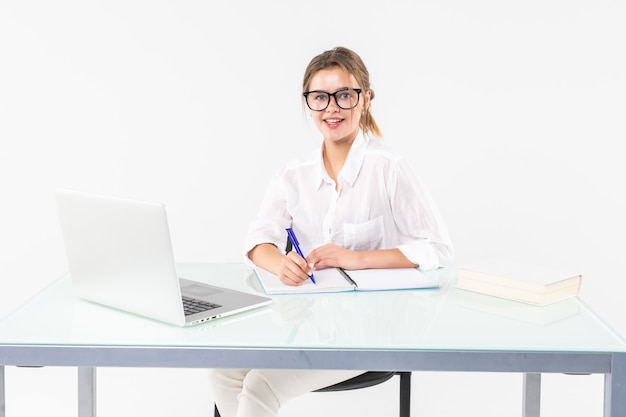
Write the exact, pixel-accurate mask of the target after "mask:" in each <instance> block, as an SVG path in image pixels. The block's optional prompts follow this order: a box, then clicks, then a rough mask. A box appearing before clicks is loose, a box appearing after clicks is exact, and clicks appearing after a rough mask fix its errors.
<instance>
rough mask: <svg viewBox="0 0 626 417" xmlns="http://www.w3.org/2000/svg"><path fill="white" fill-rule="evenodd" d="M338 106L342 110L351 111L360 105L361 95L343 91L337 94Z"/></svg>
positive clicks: (351, 91)
mask: <svg viewBox="0 0 626 417" xmlns="http://www.w3.org/2000/svg"><path fill="white" fill-rule="evenodd" d="M335 98H336V99H337V105H338V106H339V107H341V108H342V109H346V110H347V109H351V108H353V107H355V106H356V105H357V104H358V103H359V93H358V92H357V91H355V90H342V91H337V92H336V93H335Z"/></svg>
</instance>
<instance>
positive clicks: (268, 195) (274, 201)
mask: <svg viewBox="0 0 626 417" xmlns="http://www.w3.org/2000/svg"><path fill="white" fill-rule="evenodd" d="M291 222H292V219H291V216H290V215H289V213H288V212H287V201H286V193H285V189H284V186H283V185H282V183H281V181H280V173H278V172H277V173H275V174H274V175H273V176H272V179H271V181H270V184H269V186H268V188H267V191H266V192H265V196H264V198H263V200H262V202H261V206H260V208H259V211H258V213H257V217H256V218H255V219H254V220H253V221H252V223H251V224H250V227H249V229H248V234H247V236H246V241H245V248H244V249H245V252H244V256H245V258H246V259H249V258H248V253H249V252H250V251H251V250H252V249H254V247H255V246H257V245H260V244H262V243H271V244H273V245H275V246H276V247H277V248H279V249H281V250H283V249H284V248H285V247H286V245H287V233H286V232H285V229H286V228H288V227H290V226H291Z"/></svg>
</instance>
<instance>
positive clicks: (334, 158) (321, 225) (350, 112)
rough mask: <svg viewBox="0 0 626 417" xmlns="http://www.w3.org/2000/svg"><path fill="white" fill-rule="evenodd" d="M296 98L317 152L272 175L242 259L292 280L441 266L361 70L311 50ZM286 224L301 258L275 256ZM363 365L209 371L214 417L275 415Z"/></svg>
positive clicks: (428, 204) (337, 52) (424, 197)
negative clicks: (336, 270) (324, 272)
mask: <svg viewBox="0 0 626 417" xmlns="http://www.w3.org/2000/svg"><path fill="white" fill-rule="evenodd" d="M302 87H303V97H304V101H305V103H306V106H307V108H308V109H309V111H310V115H311V117H312V118H313V121H314V123H315V126H316V127H317V129H318V130H319V131H320V133H321V134H322V136H323V143H322V146H321V149H319V150H317V151H316V152H315V153H314V154H312V155H311V156H310V157H309V158H305V159H302V160H296V161H293V162H292V163H290V164H289V165H288V166H287V167H286V168H284V169H282V170H281V171H279V172H278V173H277V174H276V175H275V176H274V178H273V179H272V182H271V184H270V187H269V189H268V191H267V194H266V197H265V199H264V202H263V204H262V206H261V209H260V213H259V215H258V217H257V219H256V220H255V221H254V222H253V223H252V225H251V227H250V231H249V234H248V237H247V240H246V250H247V256H248V258H249V259H250V260H251V261H252V262H254V263H255V264H256V265H258V266H260V267H263V268H265V269H267V270H269V271H272V272H274V273H276V274H277V275H278V276H279V277H280V279H281V281H282V282H283V283H285V284H286V285H301V284H302V283H303V282H305V281H306V280H308V279H310V275H311V274H312V273H313V272H314V270H315V269H322V268H327V267H341V268H345V269H365V268H403V267H418V268H420V269H423V270H428V269H435V268H438V267H441V266H447V265H449V264H450V263H451V261H452V258H453V249H452V245H451V243H450V240H449V238H448V235H447V232H446V229H445V226H444V224H443V221H442V220H441V218H440V216H439V214H438V211H437V209H436V207H435V205H434V204H433V202H432V201H431V199H430V197H429V195H428V193H427V191H426V189H425V188H424V187H423V185H422V184H421V182H420V180H419V179H418V178H417V176H416V175H415V174H414V173H413V171H412V170H411V167H410V166H409V164H408V162H407V161H406V160H405V159H404V158H402V157H401V156H400V155H399V154H397V153H395V152H394V151H392V150H391V149H390V148H389V147H387V146H386V145H385V144H384V143H383V142H382V141H381V140H379V139H378V138H380V137H381V133H380V130H379V128H378V126H377V124H376V122H375V121H374V118H373V117H372V114H371V111H370V104H371V102H372V100H373V99H374V91H373V90H372V89H371V87H370V81H369V73H368V71H367V68H366V67H365V65H364V64H363V61H362V60H361V58H360V57H359V56H358V55H357V54H356V53H354V52H353V51H351V50H349V49H347V48H343V47H337V48H334V49H332V50H329V51H326V52H323V53H322V54H320V55H318V56H316V57H315V58H313V59H312V60H311V62H310V63H309V65H308V67H307V69H306V71H305V75H304V80H303V84H302ZM289 227H291V228H293V230H294V232H295V234H296V235H297V236H298V240H299V243H300V247H301V248H302V250H303V251H304V252H305V255H306V251H307V250H310V252H309V253H308V255H306V259H305V258H302V257H301V256H299V255H298V254H297V253H296V252H295V251H290V252H289V253H287V254H285V253H284V248H285V247H286V244H287V234H286V232H285V229H286V228H289ZM361 373H363V372H362V371H326V370H324V371H317V370H294V371H292V370H249V369H237V370H221V369H216V370H212V371H211V376H212V385H213V388H214V396H215V401H216V404H217V407H218V409H219V411H220V414H221V416H222V417H276V416H277V413H278V410H279V409H280V407H281V405H282V404H284V403H285V402H286V401H288V400H289V399H291V398H293V397H295V396H298V395H301V394H304V393H307V392H311V391H314V390H316V389H319V388H322V387H325V386H329V385H332V384H335V383H337V382H341V381H344V380H347V379H350V378H352V377H354V376H357V375H358V374H361Z"/></svg>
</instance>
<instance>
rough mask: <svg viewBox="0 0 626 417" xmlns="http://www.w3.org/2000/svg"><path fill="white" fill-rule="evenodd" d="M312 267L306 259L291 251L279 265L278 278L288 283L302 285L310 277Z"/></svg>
mask: <svg viewBox="0 0 626 417" xmlns="http://www.w3.org/2000/svg"><path fill="white" fill-rule="evenodd" d="M311 272H312V268H311V267H310V266H309V265H308V264H307V262H306V259H304V258H302V257H301V256H300V255H298V253H297V252H295V251H291V252H289V253H288V254H287V255H285V256H283V258H282V260H281V262H280V265H279V266H278V273H277V275H278V278H279V279H280V280H281V281H282V282H283V283H284V284H287V285H302V284H303V283H304V282H306V280H308V279H310V276H309V274H310V273H311Z"/></svg>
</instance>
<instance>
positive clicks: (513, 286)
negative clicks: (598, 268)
mask: <svg viewBox="0 0 626 417" xmlns="http://www.w3.org/2000/svg"><path fill="white" fill-rule="evenodd" d="M581 283H582V275H573V276H569V277H566V278H562V277H561V278H558V277H556V278H555V277H550V276H543V277H541V278H536V277H533V276H530V275H527V276H524V275H523V274H521V275H520V276H516V277H512V276H508V275H499V274H494V273H488V272H482V271H477V270H472V269H465V268H460V269H459V274H458V281H457V283H456V287H457V288H460V289H463V290H469V291H474V292H478V293H482V294H487V295H492V296H496V297H500V298H507V299H510V300H516V301H521V302H524V303H528V304H534V305H538V306H544V305H548V304H552V303H555V302H557V301H561V300H565V299H567V298H571V297H575V296H577V295H578V292H579V291H580V286H581Z"/></svg>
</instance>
